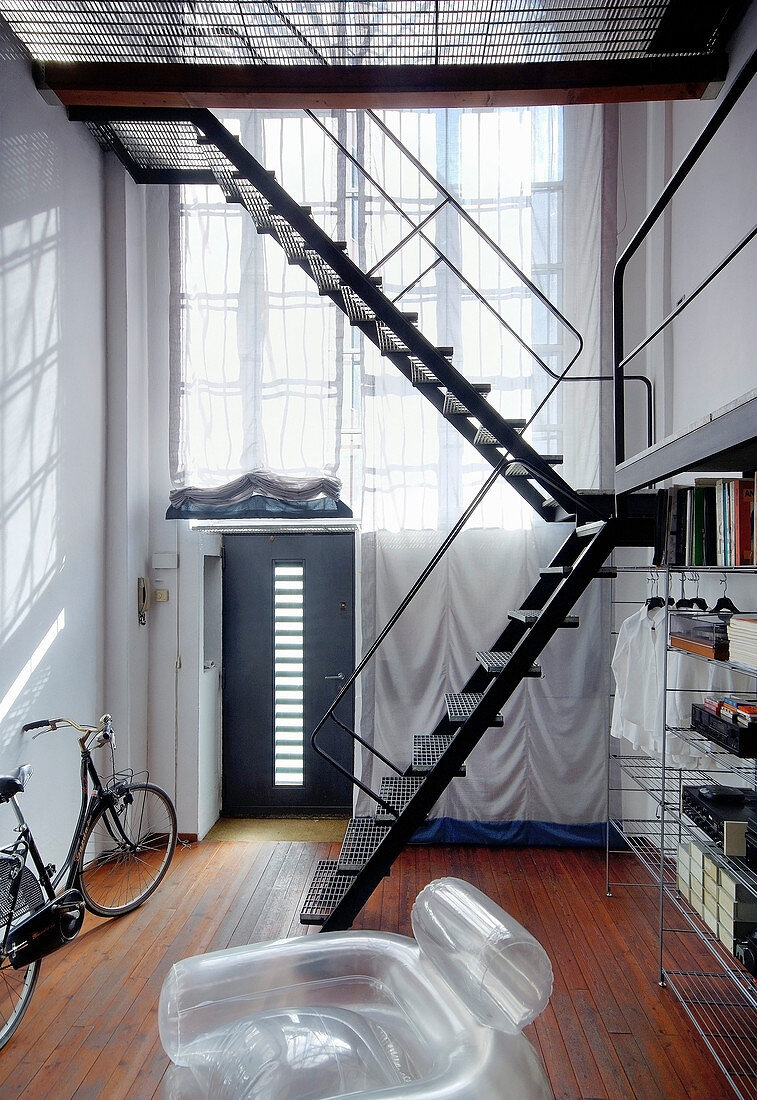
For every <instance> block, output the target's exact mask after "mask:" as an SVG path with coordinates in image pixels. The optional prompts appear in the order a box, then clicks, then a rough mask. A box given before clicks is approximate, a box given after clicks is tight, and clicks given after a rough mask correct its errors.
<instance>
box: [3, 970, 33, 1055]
mask: <svg viewBox="0 0 757 1100" xmlns="http://www.w3.org/2000/svg"><path fill="white" fill-rule="evenodd" d="M39 968H40V963H39V960H35V962H33V963H29V965H28V966H22V967H20V968H19V969H18V970H14V969H13V967H12V966H11V964H10V960H9V958H8V956H7V955H3V956H1V957H0V1048H2V1047H4V1046H5V1044H6V1043H7V1042H8V1040H9V1039H10V1037H11V1035H12V1034H13V1032H14V1031H15V1030H16V1028H17V1027H18V1025H19V1024H20V1023H21V1017H22V1016H23V1015H24V1013H25V1012H26V1010H27V1008H28V1007H29V1002H30V1001H31V999H32V994H33V993H34V987H35V985H36V984H37V978H38V977H39Z"/></svg>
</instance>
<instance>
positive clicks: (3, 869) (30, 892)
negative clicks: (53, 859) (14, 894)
mask: <svg viewBox="0 0 757 1100" xmlns="http://www.w3.org/2000/svg"><path fill="white" fill-rule="evenodd" d="M15 866H16V861H15V859H13V858H11V857H9V856H7V855H4V854H0V930H2V932H3V933H4V931H5V926H6V921H7V920H8V914H9V913H10V889H11V871H12V870H14V869H15ZM44 900H45V899H44V895H43V893H42V887H41V886H40V884H39V883H38V882H37V880H36V878H35V877H34V875H33V874H32V873H31V871H30V870H29V868H28V867H24V869H23V871H22V872H21V886H20V888H19V892H18V898H17V900H16V904H15V906H14V909H13V920H12V925H14V924H16V923H17V922H18V921H19V920H21V919H23V918H24V917H28V916H29V914H30V913H32V912H33V911H34V910H35V909H39V907H40V906H41V905H42V904H43V903H44ZM39 967H40V964H39V960H35V961H34V962H32V963H29V965H28V966H22V967H19V969H18V970H15V969H14V968H13V967H12V966H11V962H10V959H9V958H8V956H7V955H3V954H2V953H0V1048H1V1047H4V1046H5V1044H6V1043H7V1042H8V1040H9V1039H10V1037H11V1035H12V1034H13V1032H14V1031H15V1030H16V1028H17V1027H18V1025H19V1024H20V1023H21V1017H22V1016H23V1015H24V1013H25V1012H26V1010H27V1008H28V1007H29V1002H30V1001H31V999H32V994H33V993H34V987H35V985H36V984H37V978H38V977H39Z"/></svg>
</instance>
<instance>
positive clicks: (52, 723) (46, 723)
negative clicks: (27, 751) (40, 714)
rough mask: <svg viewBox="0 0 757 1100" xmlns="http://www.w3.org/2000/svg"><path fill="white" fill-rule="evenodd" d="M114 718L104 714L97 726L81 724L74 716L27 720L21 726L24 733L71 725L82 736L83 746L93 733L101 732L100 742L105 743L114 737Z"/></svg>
mask: <svg viewBox="0 0 757 1100" xmlns="http://www.w3.org/2000/svg"><path fill="white" fill-rule="evenodd" d="M112 721H113V719H112V718H111V716H110V715H109V714H103V716H102V718H101V719H100V721H99V722H98V724H97V725H96V726H87V725H80V724H79V723H78V722H74V720H73V718H65V717H60V718H43V719H41V720H40V721H38V722H27V723H26V725H24V726H22V727H21V732H22V733H28V732H29V731H30V730H40V731H42V730H45V729H47V730H49V731H50V732H51V733H52V732H53V731H54V730H56V729H57V728H58V726H71V727H72V728H73V729H75V730H77V731H78V732H79V733H80V734H81V735H82V736H81V737H80V738H79V743H80V744H81V746H82V748H83V747H84V746H85V745H86V743H87V741H88V740H89V738H90V737H91V736H92V735H93V734H100V735H102V736H101V739H100V744H101V745H102V744H105V743H106V742H108V741H111V740H112V739H113V731H112V729H111V723H112ZM34 736H35V737H39V736H40V734H39V733H35V735H34Z"/></svg>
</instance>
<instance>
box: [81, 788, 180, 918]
mask: <svg viewBox="0 0 757 1100" xmlns="http://www.w3.org/2000/svg"><path fill="white" fill-rule="evenodd" d="M175 848H176V811H175V810H174V807H173V803H172V802H171V799H170V798H169V797H168V795H167V794H166V793H165V791H162V790H161V789H160V787H155V786H153V785H152V784H151V783H130V784H124V785H123V786H122V787H119V788H118V790H117V791H116V792H115V795H114V801H113V803H112V804H111V805H105V806H102V807H101V808H100V809H99V810H97V811H96V813H95V815H94V817H93V818H92V819H91V820H90V822H89V824H88V825H87V828H86V831H85V837H84V844H83V849H82V853H83V854H82V857H81V860H80V868H79V889H80V890H81V892H82V894H83V896H84V902H85V904H86V906H87V909H89V910H90V912H92V913H96V914H97V915H98V916H99V917H120V916H122V915H123V914H124V913H130V912H131V911H132V909H136V908H137V906H138V905H141V904H142V902H143V901H145V900H146V899H147V898H149V896H150V894H151V893H152V892H153V890H155V889H156V887H157V886H158V884H159V883H160V881H161V879H162V878H163V876H164V875H165V873H166V871H167V870H168V867H169V864H170V862H171V859H172V857H173V854H174V850H175Z"/></svg>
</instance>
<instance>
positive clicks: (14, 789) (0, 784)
mask: <svg viewBox="0 0 757 1100" xmlns="http://www.w3.org/2000/svg"><path fill="white" fill-rule="evenodd" d="M31 774H32V766H31V764H22V765H21V767H20V768H16V770H15V771H14V772H11V774H10V775H0V802H7V801H8V799H9V798H13V795H14V794H20V793H21V791H23V789H24V787H25V786H26V784H27V783H28V781H29V777H30V776H31Z"/></svg>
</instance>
